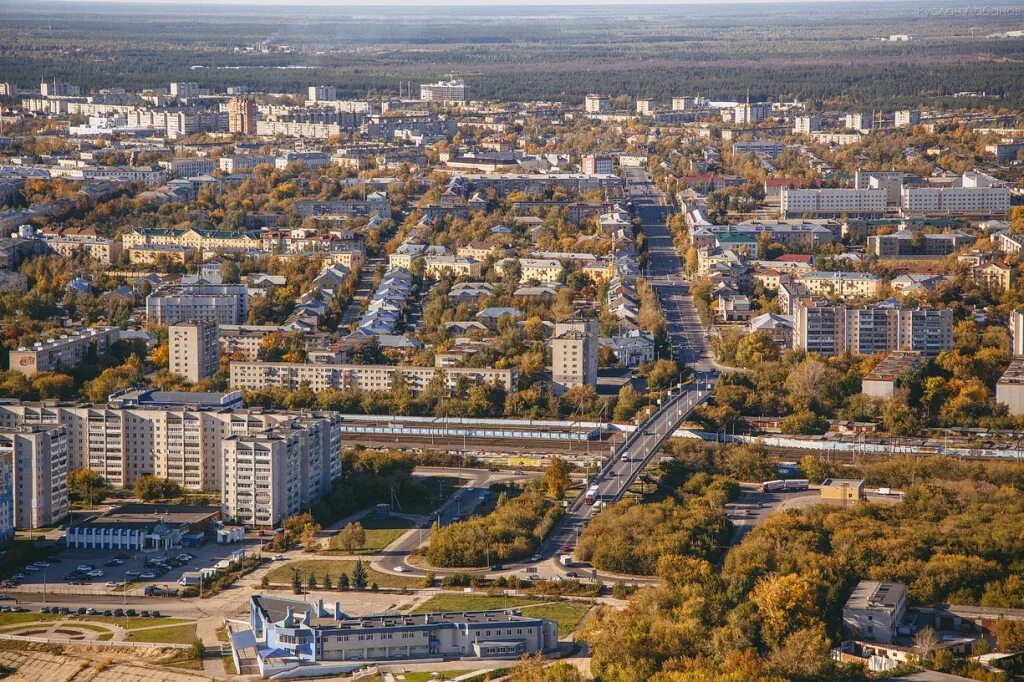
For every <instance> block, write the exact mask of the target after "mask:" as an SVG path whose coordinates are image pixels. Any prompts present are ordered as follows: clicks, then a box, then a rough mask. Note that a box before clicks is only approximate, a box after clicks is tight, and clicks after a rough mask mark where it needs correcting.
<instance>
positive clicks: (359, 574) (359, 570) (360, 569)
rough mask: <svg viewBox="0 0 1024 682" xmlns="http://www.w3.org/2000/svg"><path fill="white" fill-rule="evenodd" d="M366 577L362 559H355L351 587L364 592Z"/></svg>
mask: <svg viewBox="0 0 1024 682" xmlns="http://www.w3.org/2000/svg"><path fill="white" fill-rule="evenodd" d="M368 577H369V576H368V575H367V572H366V567H365V566H364V565H363V561H362V559H356V565H355V566H354V567H353V568H352V586H353V587H355V588H356V589H357V590H365V589H366V581H367V579H368Z"/></svg>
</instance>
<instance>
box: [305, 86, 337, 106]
mask: <svg viewBox="0 0 1024 682" xmlns="http://www.w3.org/2000/svg"><path fill="white" fill-rule="evenodd" d="M308 99H309V101H310V102H329V101H332V100H336V99H338V88H337V87H335V86H333V85H311V86H309V98H308Z"/></svg>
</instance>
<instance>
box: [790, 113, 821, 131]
mask: <svg viewBox="0 0 1024 682" xmlns="http://www.w3.org/2000/svg"><path fill="white" fill-rule="evenodd" d="M820 127H821V119H820V118H818V117H817V116H810V115H807V116H797V117H796V118H794V119H793V134H794V135H801V134H802V135H810V134H811V133H813V132H814V131H815V130H817V129H818V128H820Z"/></svg>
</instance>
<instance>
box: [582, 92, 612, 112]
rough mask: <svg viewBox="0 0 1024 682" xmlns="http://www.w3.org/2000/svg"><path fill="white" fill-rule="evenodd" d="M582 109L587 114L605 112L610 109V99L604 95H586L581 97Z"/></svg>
mask: <svg viewBox="0 0 1024 682" xmlns="http://www.w3.org/2000/svg"><path fill="white" fill-rule="evenodd" d="M583 109H584V110H585V111H586V112H587V113H588V114H607V113H608V112H609V111H611V110H612V100H611V98H609V97H607V96H606V95H593V94H591V95H587V96H586V97H584V98H583Z"/></svg>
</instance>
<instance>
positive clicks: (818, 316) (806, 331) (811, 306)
mask: <svg viewBox="0 0 1024 682" xmlns="http://www.w3.org/2000/svg"><path fill="white" fill-rule="evenodd" d="M845 311H846V307H845V306H844V305H842V304H837V303H829V302H828V301H826V300H824V299H820V298H816V297H815V298H803V299H799V300H797V301H795V302H794V304H793V348H797V349H801V350H805V351H807V352H808V353H819V354H821V355H825V356H828V355H837V354H839V353H842V352H843V348H844V340H843V337H844V334H845V324H846V319H845Z"/></svg>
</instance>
